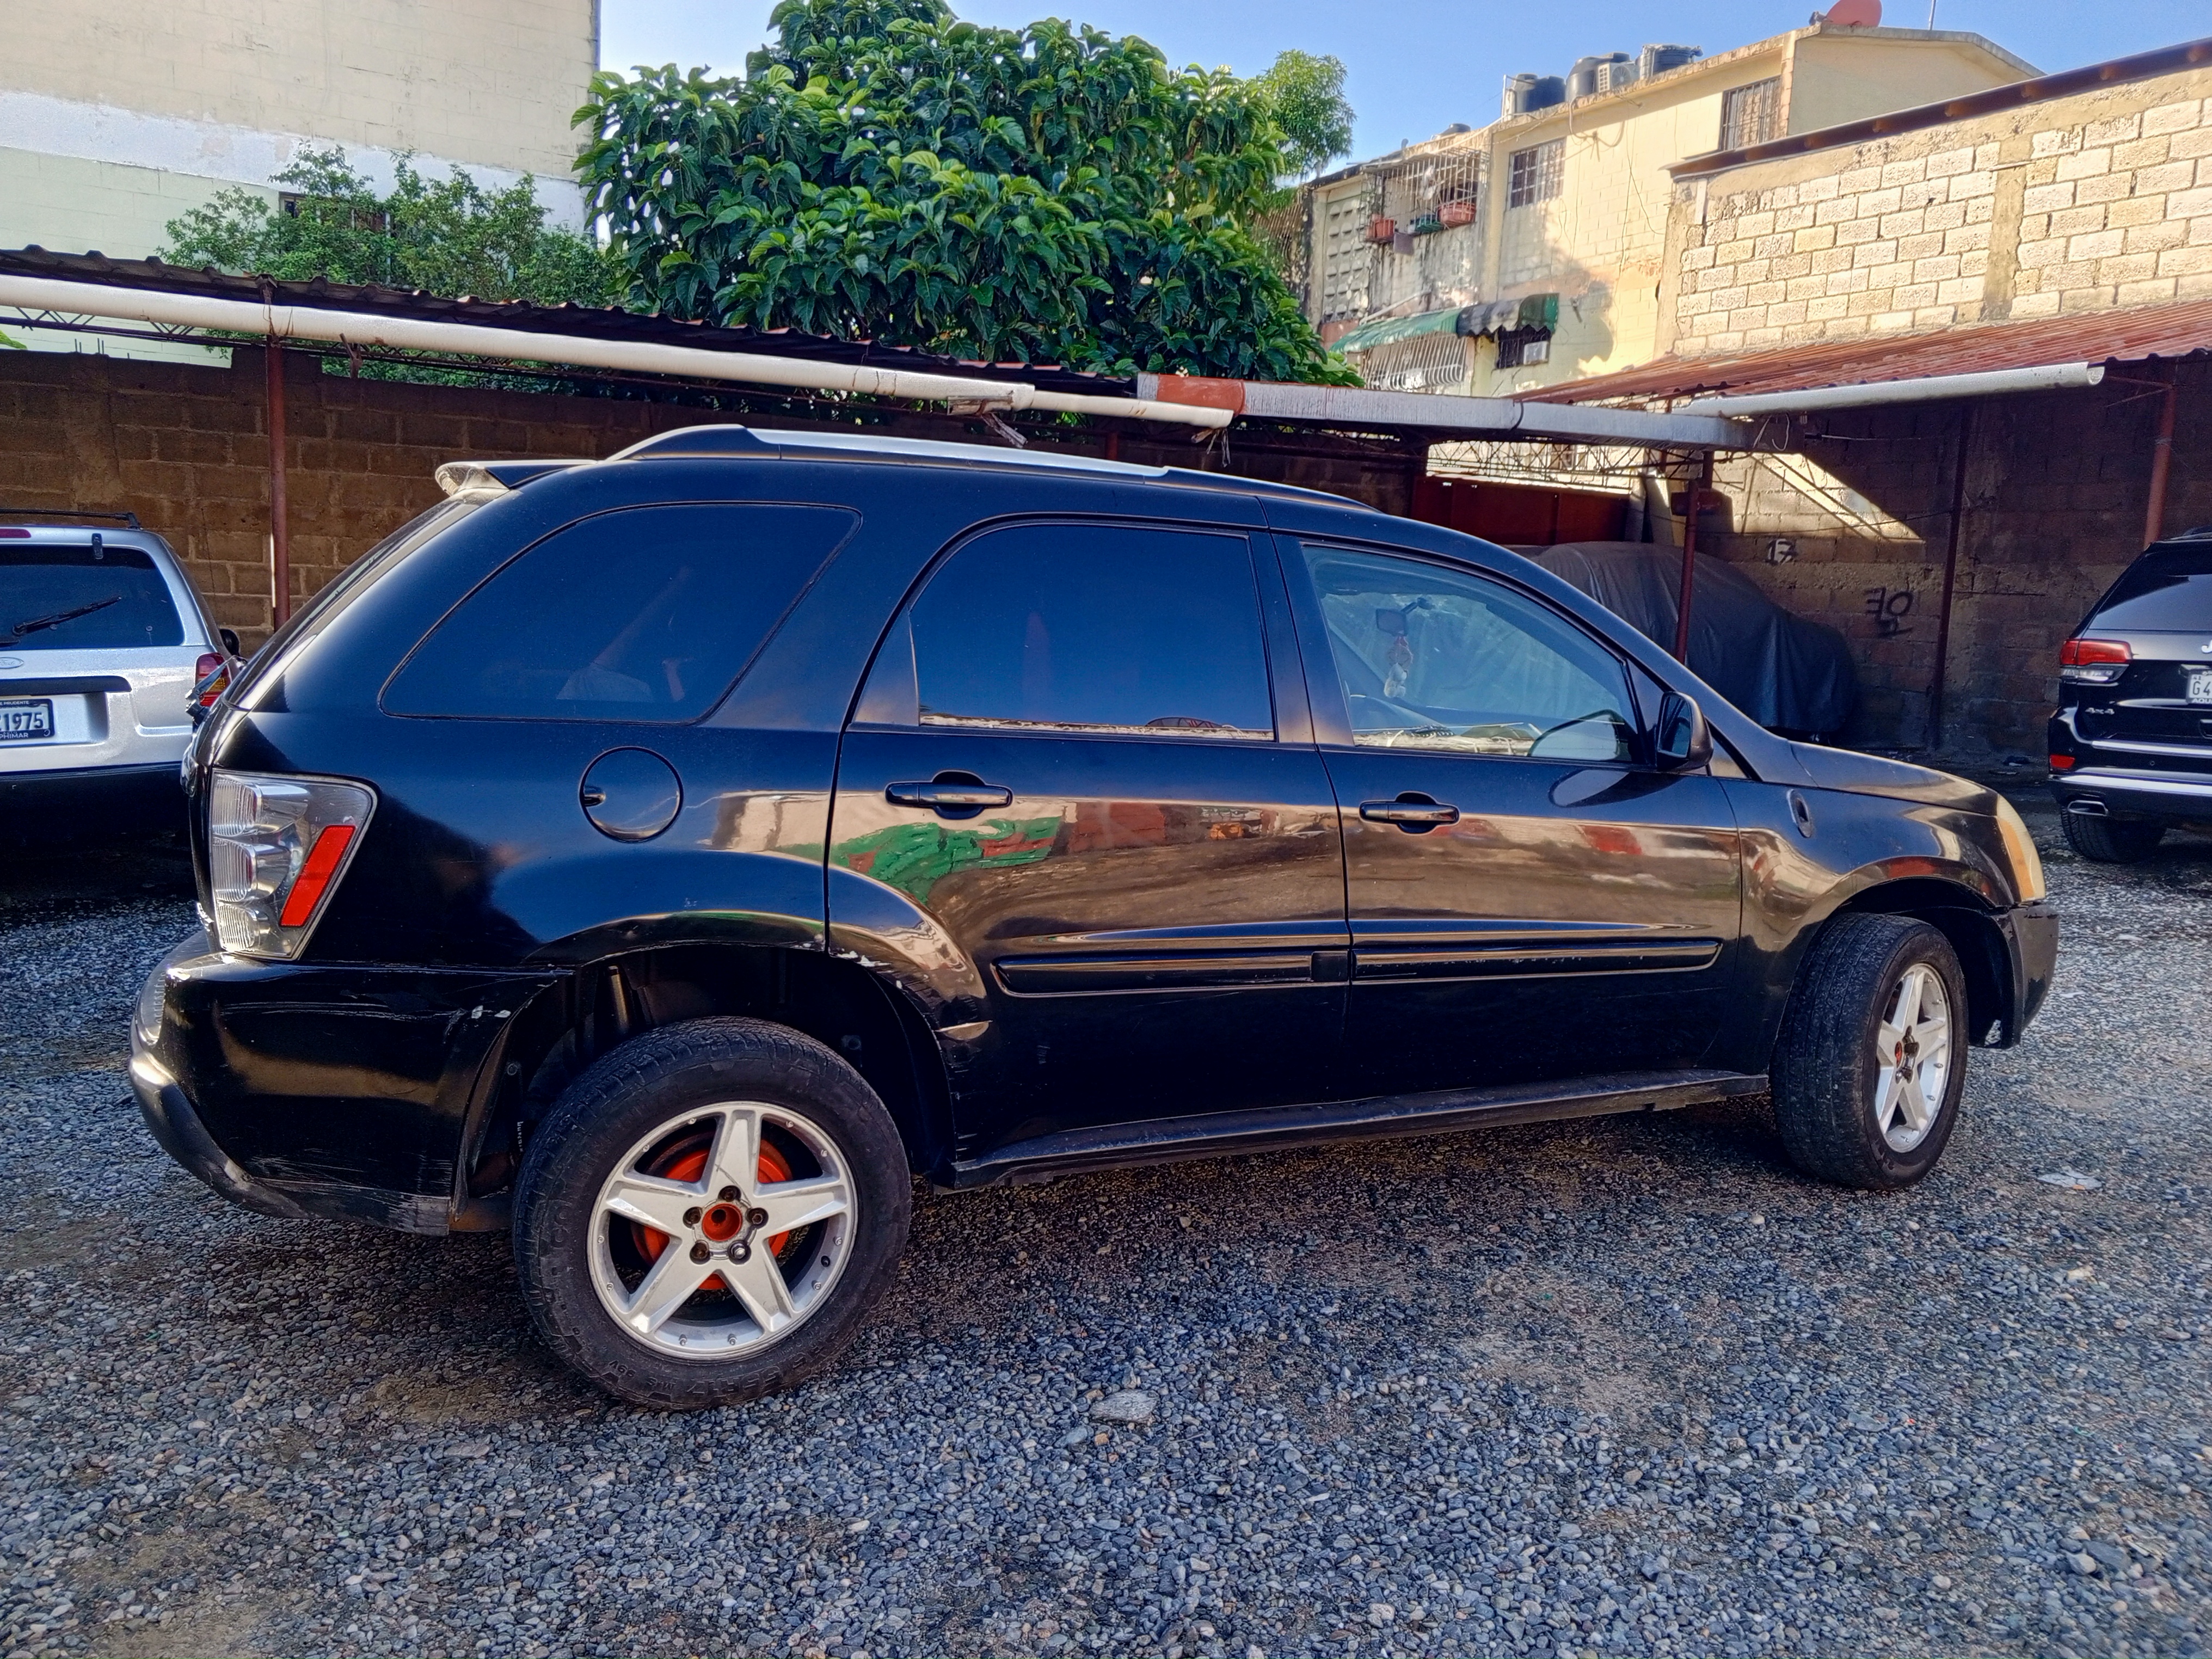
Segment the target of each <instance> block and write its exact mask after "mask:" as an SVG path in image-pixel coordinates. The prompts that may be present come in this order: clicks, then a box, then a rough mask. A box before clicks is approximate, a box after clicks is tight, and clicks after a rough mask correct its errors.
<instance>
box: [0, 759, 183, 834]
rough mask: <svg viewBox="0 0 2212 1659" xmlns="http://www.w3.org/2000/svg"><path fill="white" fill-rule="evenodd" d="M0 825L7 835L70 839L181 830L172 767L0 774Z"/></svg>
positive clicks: (173, 764) (180, 802)
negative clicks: (106, 832)
mask: <svg viewBox="0 0 2212 1659" xmlns="http://www.w3.org/2000/svg"><path fill="white" fill-rule="evenodd" d="M0 822H4V823H6V824H7V826H8V829H9V835H10V836H11V837H15V838H20V839H22V840H26V841H40V840H55V841H61V840H74V839H76V838H77V837H79V836H84V835H86V834H88V833H93V834H97V833H99V832H100V831H102V830H109V829H183V828H184V827H185V792H184V790H183V789H182V788H180V787H179V786H178V782H177V763H176V762H174V761H163V762H161V763H158V764H154V765H145V766H82V767H68V768H64V769H56V770H52V771H45V772H9V771H0Z"/></svg>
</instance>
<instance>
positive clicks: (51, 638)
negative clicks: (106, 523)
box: [0, 513, 238, 840]
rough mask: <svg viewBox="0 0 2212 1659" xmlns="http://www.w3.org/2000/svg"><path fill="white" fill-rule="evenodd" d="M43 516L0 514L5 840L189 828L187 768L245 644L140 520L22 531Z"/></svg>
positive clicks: (0, 778)
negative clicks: (193, 744)
mask: <svg viewBox="0 0 2212 1659" xmlns="http://www.w3.org/2000/svg"><path fill="white" fill-rule="evenodd" d="M36 516H38V515H34V514H21V513H10V514H6V515H4V516H0V836H5V838H7V839H9V840H16V839H44V838H45V837H43V836H40V835H39V830H40V826H41V825H42V824H52V825H68V826H71V827H72V829H75V830H76V831H82V829H85V828H87V827H88V826H94V827H99V828H105V829H125V828H130V827H137V826H140V825H143V826H144V827H147V828H168V827H172V820H173V821H174V826H175V827H179V828H180V827H182V825H183V823H184V796H183V793H182V791H181V790H180V789H179V787H178V783H177V768H178V764H179V762H180V761H182V759H183V758H184V752H185V745H186V744H187V743H188V742H189V741H190V740H191V734H192V727H193V725H194V723H195V720H196V718H197V715H196V705H197V708H205V707H206V706H208V705H210V704H212V703H213V702H214V701H215V696H216V693H217V692H218V691H219V690H221V689H222V684H223V682H224V680H225V678H226V677H227V676H228V671H229V670H230V668H231V667H232V666H233V665H234V662H235V660H236V655H237V651H238V637H237V635H234V634H233V633H231V632H230V630H229V629H218V628H216V626H215V625H214V623H212V622H211V621H210V619H209V617H208V614H207V611H206V608H205V607H204V605H202V604H201V603H200V597H199V594H198V593H197V592H195V591H194V589H193V587H192V585H191V581H190V580H188V579H187V578H186V576H185V573H184V570H183V569H182V568H181V567H180V566H179V564H178V562H177V559H176V556H175V555H174V554H173V553H172V552H170V550H169V546H168V544H167V542H164V541H163V540H162V539H161V538H160V537H159V536H156V535H154V534H151V533H150V532H147V531H144V530H142V529H140V528H139V527H138V524H137V520H136V519H135V518H132V517H131V516H130V515H128V514H118V515H115V516H117V517H118V518H119V519H122V520H124V521H125V523H126V524H127V525H128V526H129V527H128V528H125V529H108V528H106V527H101V528H99V529H93V528H88V527H87V526H83V525H75V524H72V525H52V524H40V523H25V522H22V520H24V519H25V518H35V517H36ZM53 516H57V517H58V516H64V515H53ZM69 516H76V517H82V518H89V517H93V516H94V515H92V514H88V513H87V514H76V515H69ZM8 520H15V522H9V521H8Z"/></svg>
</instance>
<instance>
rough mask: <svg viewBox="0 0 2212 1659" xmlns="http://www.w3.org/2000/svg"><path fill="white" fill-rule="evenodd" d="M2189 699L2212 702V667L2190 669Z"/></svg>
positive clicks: (2191, 700)
mask: <svg viewBox="0 0 2212 1659" xmlns="http://www.w3.org/2000/svg"><path fill="white" fill-rule="evenodd" d="M2189 701H2190V702H2212V668H2192V669H2191V670H2190V671H2189Z"/></svg>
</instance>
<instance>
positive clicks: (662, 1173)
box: [514, 1018, 913, 1410]
mask: <svg viewBox="0 0 2212 1659" xmlns="http://www.w3.org/2000/svg"><path fill="white" fill-rule="evenodd" d="M912 1204H913V1189H912V1185H911V1182H910V1180H909V1177H908V1171H907V1161H906V1154H905V1151H904V1148H903V1147H902V1145H901V1144H900V1140H899V1135H898V1130H897V1128H896V1127H895V1126H894V1125H893V1123H892V1122H891V1119H890V1114H889V1113H888V1112H886V1111H885V1110H884V1105H883V1103H882V1101H880V1100H879V1099H878V1098H877V1097H876V1094H875V1091H873V1090H872V1089H871V1088H869V1087H868V1085H867V1084H866V1083H865V1082H864V1081H862V1079H860V1075H859V1073H856V1072H854V1070H853V1068H852V1067H851V1066H848V1065H847V1064H846V1063H845V1062H844V1061H843V1060H840V1059H839V1058H838V1057H837V1056H836V1054H832V1053H831V1052H830V1051H829V1049H827V1048H823V1046H822V1045H821V1044H820V1043H818V1042H814V1041H813V1040H812V1039H811V1038H808V1037H805V1036H800V1035H799V1034H798V1033H797V1032H795V1031H791V1030H786V1029H784V1028H783V1027H781V1026H777V1025H770V1024H766V1023H764V1022H763V1021H760V1020H754V1019H738V1018H717V1019H702V1020H694V1021H690V1022H688V1023H686V1024H680V1025H671V1026H665V1027H663V1028H662V1029H660V1030H656V1031H652V1032H648V1033H647V1034H646V1035H645V1036H640V1037H637V1038H635V1039H633V1040H632V1041H630V1042H626V1043H624V1044H623V1046H622V1047H621V1048H617V1049H616V1050H614V1051H613V1052H612V1053H611V1054H606V1055H605V1056H604V1057H603V1058H601V1059H600V1060H599V1061H598V1062H597V1063H595V1064H594V1065H592V1066H591V1067H590V1068H589V1069H588V1070H586V1072H585V1073H584V1074H583V1075H582V1076H580V1077H579V1078H578V1079H576V1080H575V1082H574V1083H573V1084H572V1085H569V1087H568V1090H567V1091H565V1092H564V1093H563V1094H562V1097H561V1098H560V1100H559V1101H558V1102H556V1103H555V1105H554V1108H553V1109H552V1110H551V1112H550V1113H549V1114H548V1115H546V1117H545V1119H544V1121H543V1122H542V1123H540V1124H539V1126H538V1130H537V1132H536V1133H534V1134H533V1135H532V1137H531V1140H530V1146H529V1150H528V1152H527V1153H526V1156H525V1158H524V1159H523V1164H522V1170H521V1174H520V1176H519V1178H518V1179H517V1182H516V1184H515V1217H514V1254H515V1265H516V1267H517V1268H518V1270H519V1272H520V1277H521V1281H522V1291H523V1296H524V1297H525V1299H526V1302H527V1303H528V1304H529V1307H530V1311H531V1314H532V1316H533V1318H534V1319H535V1320H536V1322H537V1324H538V1330H539V1332H540V1333H541V1334H543V1335H544V1338H545V1340H546V1341H547V1343H548V1344H550V1346H552V1348H553V1349H554V1351H555V1352H557V1353H558V1354H559V1355H560V1356H561V1357H562V1358H563V1359H564V1360H566V1361H567V1362H568V1364H570V1365H572V1366H574V1368H575V1369H576V1370H579V1371H580V1372H582V1373H583V1374H584V1375H585V1376H588V1377H590V1378H591V1379H592V1382H594V1383H598V1384H599V1386H600V1387H601V1388H602V1389H605V1390H606V1391H607V1392H608V1393H609V1394H611V1395H616V1396H617V1398H619V1399H622V1400H626V1401H629V1402H630V1403H632V1404H633V1405H639V1406H649V1407H663V1408H669V1409H676V1410H688V1409H691V1408H694V1407H703V1406H718V1405H729V1404H732V1403H735V1402H737V1401H744V1400H750V1399H753V1398H755V1397H757V1395H763V1394H768V1393H771V1392H773V1391H775V1390H776V1389H781V1388H784V1387H786V1386H787V1385H789V1384H790V1383H793V1382H796V1381H798V1380H799V1378H801V1377H803V1376H807V1375H809V1374H811V1373H812V1372H814V1371H816V1370H820V1369H821V1368H822V1367H823V1366H824V1365H826V1364H829V1362H830V1361H831V1360H832V1359H834V1358H836V1356H837V1354H838V1353H839V1352H841V1351H842V1349H843V1348H844V1347H845V1346H846V1345H847V1344H848V1342H850V1341H851V1340H853V1337H854V1334H856V1333H857V1332H858V1330H859V1328H860V1323H861V1321H862V1320H863V1319H864V1318H865V1317H866V1315H867V1312H868V1310H869V1309H870V1308H871V1307H872V1306H873V1304H875V1303H876V1302H877V1301H878V1299H879V1298H880V1297H882V1295H883V1293H884V1290H885V1289H886V1288H887V1287H888V1286H889V1285H890V1279H891V1276H892V1274H893V1273H894V1272H895V1271H896V1267H897V1264H898V1258H899V1255H900V1253H901V1251H902V1250H903V1249H905V1246H906V1235H907V1225H908V1218H909V1215H910V1212H911V1208H912Z"/></svg>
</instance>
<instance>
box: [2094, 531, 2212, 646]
mask: <svg viewBox="0 0 2212 1659" xmlns="http://www.w3.org/2000/svg"><path fill="white" fill-rule="evenodd" d="M2089 622H2090V624H2091V625H2092V626H2094V627H2100V628H2118V629H2131V630H2140V631H2142V632H2144V633H2158V632H2160V631H2164V632H2167V633H2186V634H2201V633H2204V632H2207V631H2212V542H2207V543H2205V544H2203V545H2202V546H2198V547H2154V548H2153V549H2152V550H2150V551H2149V552H2148V553H2146V554H2144V555H2143V556H2142V557H2141V558H2139V559H2137V560H2136V562H2134V563H2133V564H2131V565H2130V566H2129V567H2128V568H2127V570H2126V572H2125V574H2123V575H2122V576H2121V577H2120V579H2119V580H2118V581H2117V582H2115V583H2113V584H2112V592H2109V593H2107V594H2106V595H2105V597H2104V599H2102V600H2101V601H2100V603H2099V604H2098V606H2097V608H2096V610H2095V611H2093V613H2092V614H2091V616H2090V617H2089Z"/></svg>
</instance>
